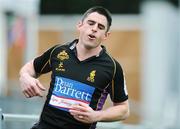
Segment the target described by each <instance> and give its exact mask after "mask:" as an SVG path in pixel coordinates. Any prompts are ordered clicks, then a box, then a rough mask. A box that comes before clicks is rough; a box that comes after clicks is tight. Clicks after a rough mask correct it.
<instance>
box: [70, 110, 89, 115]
mask: <svg viewBox="0 0 180 129" xmlns="http://www.w3.org/2000/svg"><path fill="white" fill-rule="evenodd" d="M69 112H70V114H71V115H73V116H76V115H81V116H87V113H86V112H82V111H79V110H73V109H71V110H69Z"/></svg>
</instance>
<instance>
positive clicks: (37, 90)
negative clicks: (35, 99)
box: [33, 85, 43, 97]
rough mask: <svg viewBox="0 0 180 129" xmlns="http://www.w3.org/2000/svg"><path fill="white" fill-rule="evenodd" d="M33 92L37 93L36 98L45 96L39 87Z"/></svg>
mask: <svg viewBox="0 0 180 129" xmlns="http://www.w3.org/2000/svg"><path fill="white" fill-rule="evenodd" d="M33 91H34V93H35V96H40V97H42V96H43V94H42V93H41V91H40V89H39V88H38V86H37V85H36V86H34V87H33Z"/></svg>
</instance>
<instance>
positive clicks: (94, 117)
mask: <svg viewBox="0 0 180 129" xmlns="http://www.w3.org/2000/svg"><path fill="white" fill-rule="evenodd" d="M70 113H71V114H72V115H73V116H74V118H75V119H77V120H79V121H81V122H84V123H93V122H98V121H101V122H112V121H119V120H124V119H126V118H127V117H128V116H129V103H128V100H126V101H124V102H122V103H114V105H113V106H112V107H109V108H107V109H105V110H101V111H94V110H93V109H92V108H91V107H89V106H88V105H87V104H84V103H80V104H79V105H75V106H73V107H72V109H71V110H70Z"/></svg>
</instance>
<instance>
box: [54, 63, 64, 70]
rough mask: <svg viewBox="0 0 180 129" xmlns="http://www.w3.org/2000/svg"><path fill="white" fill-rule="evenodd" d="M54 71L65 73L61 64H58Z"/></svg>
mask: <svg viewBox="0 0 180 129" xmlns="http://www.w3.org/2000/svg"><path fill="white" fill-rule="evenodd" d="M56 71H63V72H64V71H65V69H64V66H63V62H60V63H59V66H58V67H57V68H56Z"/></svg>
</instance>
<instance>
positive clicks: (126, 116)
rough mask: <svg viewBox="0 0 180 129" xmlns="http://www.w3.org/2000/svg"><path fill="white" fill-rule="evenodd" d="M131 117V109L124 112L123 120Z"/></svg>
mask: <svg viewBox="0 0 180 129" xmlns="http://www.w3.org/2000/svg"><path fill="white" fill-rule="evenodd" d="M129 115H130V111H129V109H126V110H125V111H124V114H123V117H122V120H125V119H127V118H128V117H129Z"/></svg>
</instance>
